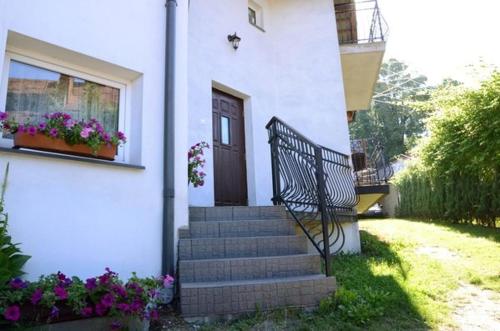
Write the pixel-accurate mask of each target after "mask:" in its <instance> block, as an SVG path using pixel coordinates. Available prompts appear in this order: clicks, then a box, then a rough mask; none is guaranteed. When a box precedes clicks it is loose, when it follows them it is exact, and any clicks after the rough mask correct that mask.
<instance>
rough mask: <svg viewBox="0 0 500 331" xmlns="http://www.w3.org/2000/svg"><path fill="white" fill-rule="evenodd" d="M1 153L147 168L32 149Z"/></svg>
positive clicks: (7, 150) (7, 149)
mask: <svg viewBox="0 0 500 331" xmlns="http://www.w3.org/2000/svg"><path fill="white" fill-rule="evenodd" d="M0 153H12V154H19V155H32V156H36V157H44V158H50V159H59V160H70V161H77V162H84V163H92V164H102V165H105V166H112V167H120V168H129V169H136V170H144V169H146V167H145V166H143V165H136V164H129V163H123V162H116V161H106V160H99V159H93V158H87V157H80V156H74V155H67V154H57V153H49V152H41V151H35V150H30V149H14V148H7V147H0Z"/></svg>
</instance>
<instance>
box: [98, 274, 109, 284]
mask: <svg viewBox="0 0 500 331" xmlns="http://www.w3.org/2000/svg"><path fill="white" fill-rule="evenodd" d="M109 279H110V276H109V275H108V274H104V275H101V276H99V284H101V285H105V284H107V283H108V281H109Z"/></svg>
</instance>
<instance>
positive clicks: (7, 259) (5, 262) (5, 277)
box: [0, 164, 30, 289]
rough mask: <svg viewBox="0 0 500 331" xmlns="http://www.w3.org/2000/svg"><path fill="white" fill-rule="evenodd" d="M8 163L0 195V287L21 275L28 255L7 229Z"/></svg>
mask: <svg viewBox="0 0 500 331" xmlns="http://www.w3.org/2000/svg"><path fill="white" fill-rule="evenodd" d="M8 173H9V165H8V164H7V167H6V168H5V176H4V179H3V184H2V188H1V195H0V289H1V288H3V287H5V286H6V285H7V283H8V282H9V281H10V280H11V279H12V278H15V277H19V276H21V275H23V274H24V273H23V271H22V269H23V266H24V264H25V263H26V262H27V261H28V260H29V258H30V256H27V255H23V254H22V253H21V250H20V249H19V244H14V243H12V238H11V237H10V235H9V233H8V231H7V225H8V215H7V213H6V212H5V210H4V195H5V189H6V187H7V176H8Z"/></svg>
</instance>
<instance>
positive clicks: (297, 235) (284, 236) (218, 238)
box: [179, 234, 305, 241]
mask: <svg viewBox="0 0 500 331" xmlns="http://www.w3.org/2000/svg"><path fill="white" fill-rule="evenodd" d="M293 237H301V238H305V235H302V234H289V235H281V236H273V235H271V236H249V237H207V238H182V239H179V241H180V240H226V239H237V240H241V239H252V238H266V239H269V238H293Z"/></svg>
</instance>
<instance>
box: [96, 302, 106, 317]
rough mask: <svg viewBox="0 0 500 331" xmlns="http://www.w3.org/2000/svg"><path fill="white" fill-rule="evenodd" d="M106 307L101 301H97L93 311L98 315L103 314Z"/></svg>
mask: <svg viewBox="0 0 500 331" xmlns="http://www.w3.org/2000/svg"><path fill="white" fill-rule="evenodd" d="M107 310H108V309H107V308H106V307H104V306H103V305H102V303H98V304H96V305H95V313H96V314H97V315H99V316H104V315H105V314H106V311H107Z"/></svg>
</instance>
